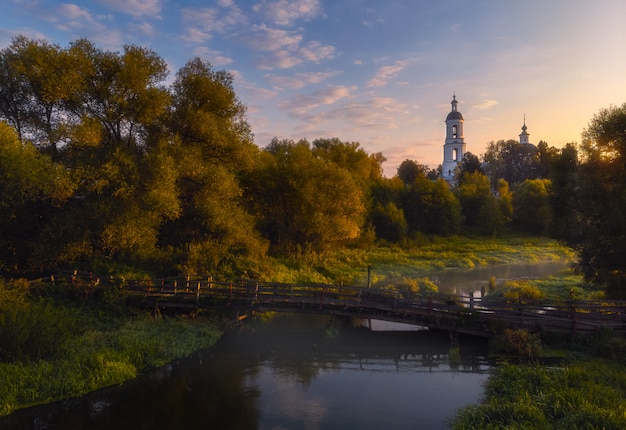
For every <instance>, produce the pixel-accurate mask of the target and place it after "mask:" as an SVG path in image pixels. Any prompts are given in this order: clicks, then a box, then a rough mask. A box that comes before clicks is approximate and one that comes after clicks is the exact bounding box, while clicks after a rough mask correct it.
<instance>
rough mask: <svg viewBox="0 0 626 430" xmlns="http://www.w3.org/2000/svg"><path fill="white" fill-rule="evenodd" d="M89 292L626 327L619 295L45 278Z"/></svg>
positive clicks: (487, 327)
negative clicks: (478, 294)
mask: <svg viewBox="0 0 626 430" xmlns="http://www.w3.org/2000/svg"><path fill="white" fill-rule="evenodd" d="M50 282H53V283H59V282H63V283H68V282H69V283H74V284H77V285H81V288H84V289H87V290H89V289H90V288H91V289H93V290H97V289H99V288H106V287H107V286H113V285H117V286H118V287H119V288H120V291H121V292H122V294H125V295H126V297H127V298H129V299H132V300H134V301H135V302H137V303H140V304H142V305H144V306H150V307H154V308H159V309H167V308H190V309H193V308H200V309H221V310H233V311H236V312H238V313H239V314H240V315H241V314H246V313H248V312H255V311H256V312H265V311H272V312H290V313H302V312H306V313H318V314H329V315H338V316H344V317H352V318H362V319H377V320H383V321H392V322H399V323H404V324H413V325H418V326H423V327H428V328H433V329H440V330H448V331H454V332H458V333H464V334H471V335H477V336H484V337H492V336H494V335H496V334H498V333H501V332H502V330H504V329H506V328H515V329H519V328H522V329H527V330H529V331H533V332H561V333H571V334H576V333H592V332H596V331H599V330H602V329H610V330H612V331H615V332H625V331H626V302H624V301H610V302H608V301H574V300H572V301H563V302H538V301H536V302H533V303H509V302H500V303H487V301H483V300H481V299H479V298H474V297H473V296H472V295H469V296H461V295H452V294H442V293H431V292H426V293H414V292H407V291H391V290H389V289H380V288H366V287H357V286H342V285H330V284H283V283H270V282H259V281H250V280H239V281H227V280H217V279H213V278H212V277H210V276H188V277H185V278H164V279H160V280H120V279H117V280H116V279H110V278H108V279H101V278H96V277H94V276H93V275H89V276H84V275H83V276H80V275H78V274H77V273H76V272H75V273H74V274H72V275H69V276H57V277H51V278H50Z"/></svg>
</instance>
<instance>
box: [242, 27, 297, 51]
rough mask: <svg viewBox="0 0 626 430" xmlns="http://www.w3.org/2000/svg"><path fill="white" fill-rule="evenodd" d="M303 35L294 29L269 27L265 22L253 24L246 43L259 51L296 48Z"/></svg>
mask: <svg viewBox="0 0 626 430" xmlns="http://www.w3.org/2000/svg"><path fill="white" fill-rule="evenodd" d="M301 41H302V35H301V34H298V33H296V32H293V31H287V30H281V29H276V28H271V27H268V26H267V25H265V24H261V25H253V26H252V28H251V33H250V34H249V35H248V37H247V38H246V39H245V43H246V44H247V45H248V46H249V47H250V48H252V49H256V50H259V51H278V50H280V49H282V48H289V49H291V50H294V49H296V48H297V47H298V46H299V45H300V42H301Z"/></svg>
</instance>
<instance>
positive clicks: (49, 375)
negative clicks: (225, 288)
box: [0, 282, 221, 416]
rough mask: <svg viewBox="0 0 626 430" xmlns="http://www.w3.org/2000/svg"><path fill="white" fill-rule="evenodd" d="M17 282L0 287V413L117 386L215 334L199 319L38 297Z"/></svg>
mask: <svg viewBox="0 0 626 430" xmlns="http://www.w3.org/2000/svg"><path fill="white" fill-rule="evenodd" d="M16 284H17V285H13V284H11V283H6V284H5V283H4V282H2V283H1V284H0V298H2V304H1V305H0V307H2V309H0V311H2V312H0V313H1V314H2V316H1V317H0V340H2V344H3V348H1V349H0V352H2V356H3V361H2V362H0V416H2V415H8V414H10V413H11V412H13V411H15V410H17V409H20V408H25V407H29V406H34V405H38V404H43V403H49V402H53V401H57V400H62V399H69V398H73V397H79V396H82V395H84V394H86V393H89V392H92V391H95V390H98V389H100V388H104V387H107V386H111V385H118V384H121V383H123V382H126V381H129V380H131V379H134V378H135V377H136V376H137V375H138V374H139V373H140V372H142V371H144V370H146V369H148V368H156V367H160V366H163V365H165V364H166V363H168V362H170V361H172V360H174V359H177V358H182V357H186V356H188V355H190V354H192V353H193V352H194V351H197V350H200V349H204V348H208V347H210V346H212V345H213V344H214V343H215V342H216V341H217V340H218V339H219V337H220V336H221V331H220V330H219V328H218V325H217V324H216V323H215V322H214V321H212V320H209V319H206V318H198V319H195V320H191V319H181V318H153V317H152V316H151V315H150V314H149V313H147V312H139V311H136V310H131V309H126V308H124V307H122V306H119V305H115V306H113V305H111V304H109V305H106V304H103V303H102V302H89V303H82V304H81V303H78V302H76V301H75V300H74V299H75V298H68V297H67V296H66V297H64V298H63V299H62V300H61V299H59V297H54V299H53V298H50V297H43V296H41V295H39V294H38V292H36V291H35V292H32V291H29V292H26V291H25V290H24V288H23V287H21V286H20V285H19V282H17V283H16ZM7 347H10V349H8V348H7ZM9 358H11V359H9Z"/></svg>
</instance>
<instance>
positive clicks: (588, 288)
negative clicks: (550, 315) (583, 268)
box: [482, 269, 605, 304]
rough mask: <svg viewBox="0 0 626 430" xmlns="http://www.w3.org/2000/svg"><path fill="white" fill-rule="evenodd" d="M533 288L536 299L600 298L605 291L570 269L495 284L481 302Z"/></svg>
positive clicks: (504, 297)
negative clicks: (492, 289) (537, 293)
mask: <svg viewBox="0 0 626 430" xmlns="http://www.w3.org/2000/svg"><path fill="white" fill-rule="evenodd" d="M524 289H528V290H533V291H537V292H539V293H540V296H539V297H537V300H543V301H567V300H602V299H604V298H605V292H604V291H603V290H602V289H601V288H600V287H599V286H597V285H593V284H591V283H588V282H586V281H585V280H584V279H583V277H582V275H580V274H577V273H575V272H574V271H573V270H571V269H567V270H563V271H561V272H560V273H558V274H556V275H553V276H550V277H547V278H543V279H528V280H515V281H505V282H503V283H501V284H499V285H496V287H495V290H494V291H490V292H489V294H487V295H486V296H485V297H484V298H483V299H482V301H483V303H487V304H488V303H497V302H502V301H506V300H507V299H509V298H510V296H511V295H514V293H515V292H516V291H519V290H524Z"/></svg>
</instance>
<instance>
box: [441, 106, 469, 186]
mask: <svg viewBox="0 0 626 430" xmlns="http://www.w3.org/2000/svg"><path fill="white" fill-rule="evenodd" d="M457 104H458V102H457V101H456V94H454V96H453V97H452V111H451V112H450V113H449V114H448V116H447V117H446V143H445V144H444V145H443V165H442V166H441V167H442V169H441V176H442V177H443V179H445V180H446V181H454V169H455V168H456V166H457V164H459V163H460V162H461V159H462V158H463V154H465V138H464V137H463V121H464V120H463V115H461V112H459V111H458V109H457Z"/></svg>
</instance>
